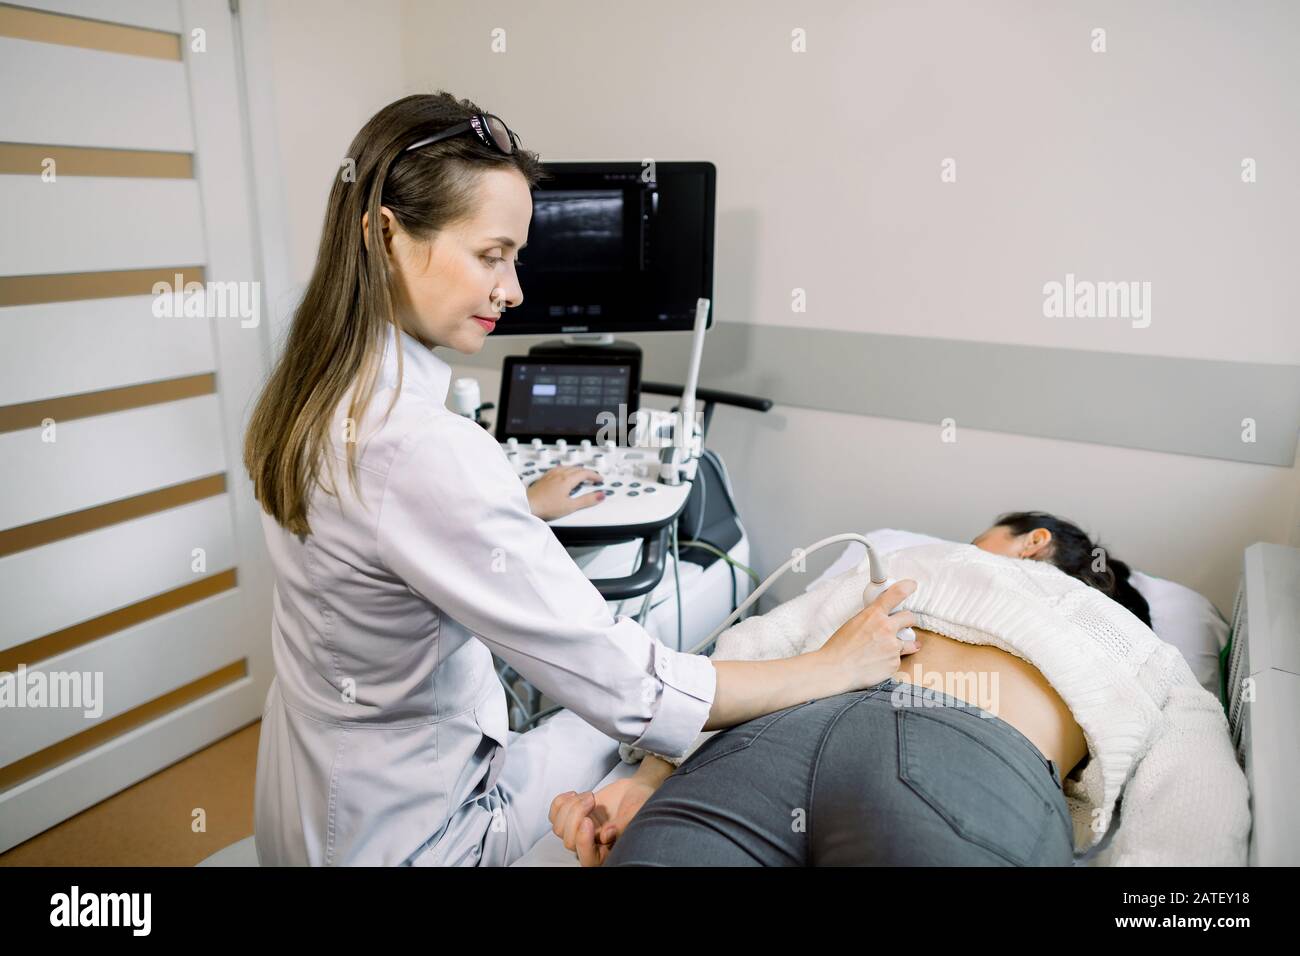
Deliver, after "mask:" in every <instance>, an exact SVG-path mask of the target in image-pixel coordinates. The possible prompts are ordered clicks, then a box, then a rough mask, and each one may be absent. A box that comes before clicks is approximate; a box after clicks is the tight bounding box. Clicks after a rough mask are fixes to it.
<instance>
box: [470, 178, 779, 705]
mask: <svg viewBox="0 0 1300 956" xmlns="http://www.w3.org/2000/svg"><path fill="white" fill-rule="evenodd" d="M545 169H546V176H545V177H544V178H543V179H542V181H541V183H540V184H539V185H538V186H536V187H535V188H534V189H533V219H532V225H531V228H530V230H529V240H528V249H527V254H526V255H525V257H524V259H525V263H526V264H525V265H524V266H523V269H524V270H525V271H524V273H523V278H524V280H525V285H526V295H525V296H524V300H523V302H522V304H521V305H520V306H518V307H517V308H512V309H511V310H510V314H509V321H506V322H502V323H500V324H499V325H498V326H497V328H496V331H495V332H494V333H493V335H494V337H495V336H501V335H562V336H564V338H562V339H555V340H551V341H545V342H542V343H540V344H537V345H533V346H532V347H531V348H529V349H528V353H527V354H526V355H512V356H508V357H507V358H506V359H505V361H504V366H503V368H502V374H501V394H500V401H499V402H497V403H496V404H495V406H491V405H485V406H482V408H484V409H486V408H494V409H495V413H496V422H495V430H496V438H497V440H498V441H499V442H501V445H502V449H503V451H504V453H505V455H506V457H507V459H508V460H509V461H510V462H511V464H512V465H513V467H514V469H515V473H516V474H518V475H519V478H520V481H522V482H523V483H524V484H525V485H527V484H531V483H532V482H534V481H536V480H537V479H538V478H540V477H541V475H543V474H545V473H546V472H547V471H548V470H550V469H551V468H554V467H558V466H561V465H583V466H585V467H587V468H590V469H592V470H594V471H596V472H598V473H599V474H600V476H601V479H600V481H599V482H591V483H584V484H583V485H580V486H579V487H578V488H577V489H575V491H574V494H575V495H581V494H586V493H589V492H591V491H595V490H603V491H604V492H605V496H606V497H605V499H604V500H603V501H602V502H600V503H599V504H596V505H593V506H592V507H590V508H584V509H581V510H579V511H576V512H573V513H572V514H569V515H566V516H564V517H563V518H558V519H556V520H554V521H551V522H550V526H551V528H552V530H553V531H554V532H555V535H556V537H557V538H558V539H559V540H560V541H561V542H562V543H563V544H564V545H565V547H566V548H567V549H568V550H569V553H570V554H571V555H573V557H574V560H575V561H576V562H577V563H578V564H579V566H581V567H582V568H583V570H584V572H585V573H586V574H587V576H588V577H589V578H591V579H592V583H593V584H595V586H596V587H597V589H598V590H599V591H600V592H601V594H602V595H603V596H604V597H605V599H606V600H607V601H609V602H611V607H612V609H614V610H615V613H627V614H629V615H630V616H634V617H636V619H637V620H638V621H639V622H640V623H641V624H642V625H643V626H644V627H646V629H647V630H649V631H650V632H651V633H652V634H654V635H655V636H656V637H658V638H659V639H660V640H661V641H662V642H663V643H665V644H667V645H668V646H669V647H673V648H677V649H683V650H684V649H687V648H690V647H693V646H694V645H695V644H696V643H697V641H698V639H699V638H701V637H703V636H705V635H707V634H709V632H710V631H711V630H712V629H713V626H714V625H715V624H717V622H719V621H721V620H722V619H723V618H725V617H726V616H727V615H728V614H729V613H730V612H731V611H732V610H734V609H735V608H736V607H737V606H738V604H739V603H740V602H742V601H743V600H744V599H745V597H746V596H747V595H748V594H749V593H750V591H751V589H752V587H753V585H754V584H755V583H757V578H756V577H755V576H754V573H753V571H752V570H751V569H750V568H749V567H748V566H747V565H748V562H749V540H748V538H747V536H746V535H745V529H744V527H743V526H742V524H741V522H740V516H739V514H738V512H737V510H736V505H735V501H734V498H733V496H732V488H731V482H730V478H729V476H728V474H727V469H726V466H725V465H724V464H723V462H722V459H721V458H720V457H718V455H717V454H715V453H714V452H712V451H710V450H708V449H706V448H705V447H704V441H705V438H706V437H707V434H708V429H709V424H710V422H711V420H712V417H713V411H714V409H715V407H716V406H718V405H720V404H723V405H732V406H736V407H739V408H745V409H751V410H754V411H758V412H765V411H767V410H768V409H769V408H770V407H771V404H772V403H771V402H770V401H769V400H767V399H763V398H756V397H753V396H749V395H739V394H735V393H731V392H722V391H718V390H715V389H708V388H701V387H699V384H698V378H699V369H700V359H701V356H702V354H703V347H704V339H705V333H706V331H707V329H708V327H709V326H710V325H711V323H712V316H711V312H712V309H711V302H712V298H713V243H714V194H715V183H716V169H715V167H714V166H713V164H712V163H706V162H656V163H653V164H651V163H648V162H647V163H640V162H605V163H548V164H546V167H545ZM642 332H664V333H673V332H676V333H679V334H689V335H690V336H691V353H690V360H689V362H688V363H687V367H685V368H682V370H681V373H682V376H683V379H682V384H673V383H665V382H651V381H645V380H644V379H643V377H642V374H641V370H642V351H641V348H640V346H638V345H637V344H635V343H632V342H628V341H620V340H618V339H616V338H615V336H616V335H617V334H619V333H642ZM457 384H458V386H459V385H460V383H459V382H458V383H457ZM466 384H467V387H469V383H466ZM471 390H472V391H474V392H476V391H477V385H476V383H474V384H473V385H472V387H471ZM643 395H658V396H666V397H668V398H676V399H678V400H679V401H678V404H677V405H676V406H674V407H673V408H672V409H671V410H663V409H653V408H649V407H646V408H643V407H642V406H641V398H642V396H643ZM474 404H476V402H475V403H474ZM460 410H461V411H462V413H464V414H473V415H474V417H479V418H480V421H482V419H481V417H480V416H479V414H478V412H477V411H471V410H470V409H468V408H462V409H460ZM484 425H485V427H486V425H487V423H486V422H484ZM497 663H498V673H499V674H500V675H501V677H502V682H503V683H504V685H505V687H506V691H507V696H508V698H509V699H510V701H511V708H510V714H511V725H512V729H515V730H523V729H526V728H527V727H528V726H530V725H531V724H533V723H534V722H535V721H537V720H539V719H541V718H543V717H545V716H547V715H548V714H549V713H551V712H552V711H553V710H555V709H556V708H548V707H546V706H545V703H546V702H545V701H543V700H542V699H541V695H540V694H539V693H538V692H537V691H536V690H535V689H534V688H532V687H531V686H530V685H528V684H527V682H526V681H524V680H523V678H522V677H520V676H519V675H518V674H517V673H516V672H514V671H513V669H511V668H510V667H508V666H507V665H505V664H504V662H501V661H498V662H497Z"/></svg>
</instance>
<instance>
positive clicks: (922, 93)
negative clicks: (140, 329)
mask: <svg viewBox="0 0 1300 956" xmlns="http://www.w3.org/2000/svg"><path fill="white" fill-rule="evenodd" d="M272 6H273V9H274V11H275V12H274V18H273V19H274V25H275V45H276V48H277V49H276V77H277V79H276V84H277V89H276V91H275V97H276V102H277V110H278V111H279V113H280V115H281V120H282V123H281V133H280V146H281V149H282V150H283V151H284V160H285V169H286V189H287V191H288V192H289V198H288V210H289V211H288V215H289V220H290V230H289V231H290V233H291V237H292V239H291V241H292V245H293V252H292V260H293V262H294V264H295V272H296V273H297V274H298V275H299V276H300V277H301V279H302V280H305V278H306V276H307V274H308V273H309V270H310V266H311V260H312V258H313V256H314V252H315V244H316V239H317V236H318V231H319V228H320V221H321V216H322V204H323V200H324V196H325V192H326V189H327V187H328V182H329V178H330V176H331V175H332V174H333V171H334V169H335V166H336V164H337V162H338V159H339V158H340V157H341V155H342V152H343V151H344V149H345V148H346V145H347V142H348V140H349V138H350V137H351V135H352V134H353V133H354V132H355V130H356V129H357V128H358V127H359V126H360V125H361V123H362V122H364V120H365V119H366V118H367V117H368V116H369V115H370V113H371V112H373V111H374V109H377V108H378V107H379V106H381V105H383V103H384V102H387V101H388V100H390V99H393V98H395V97H396V96H398V95H402V94H404V93H408V92H415V91H432V90H436V89H448V90H451V91H452V92H454V93H456V94H457V95H458V96H465V97H469V98H471V99H473V100H475V101H476V102H478V103H479V104H480V105H481V106H483V107H484V108H486V109H489V110H491V111H493V112H496V113H499V114H500V115H501V116H503V117H504V118H505V119H506V121H507V122H508V123H510V125H511V126H512V127H513V128H514V129H515V130H516V132H517V133H518V134H519V135H520V136H521V137H522V140H523V142H524V144H525V145H526V146H527V147H528V148H530V149H534V150H537V151H538V152H540V153H541V154H542V157H543V158H544V159H548V160H582V159H643V158H654V159H660V160H668V159H708V160H711V161H713V162H714V163H716V164H717V166H718V174H719V175H718V239H717V253H718V257H717V266H716V268H717V274H716V292H715V308H716V312H715V314H716V316H717V317H718V318H719V319H721V320H723V321H732V322H754V323H758V324H775V325H787V326H796V327H797V326H808V327H816V328H836V329H850V330H860V331H871V332H884V333H905V334H910V335H924V336H938V337H945V338H959V339H970V340H978V341H992V342H1007V343H1016V344H1028V345H1042V346H1052V347H1060V348H1078V349H1091V350H1109V351H1118V352H1130V353H1138V354H1150V355H1169V356H1182V357H1193V358H1207V359H1230V360H1238V361H1251V362H1265V363H1282V364H1300V333H1297V331H1296V329H1295V323H1294V318H1293V312H1294V308H1293V305H1292V303H1293V296H1292V295H1291V294H1290V290H1289V287H1288V285H1287V283H1288V279H1289V276H1290V275H1292V274H1293V273H1294V262H1295V260H1296V251H1297V250H1296V244H1295V241H1294V224H1295V223H1296V222H1298V221H1300V183H1298V182H1297V180H1296V178H1295V177H1294V176H1293V175H1292V173H1291V169H1292V167H1293V166H1294V157H1295V156H1296V155H1297V154H1300V125H1297V124H1296V123H1295V122H1294V108H1295V104H1296V102H1298V101H1300V96H1298V95H1297V94H1300V80H1298V79H1297V73H1296V71H1295V70H1294V51H1295V49H1296V48H1297V40H1300V6H1298V5H1295V4H1291V3H1286V2H1262V0H1255V2H1252V3H1249V4H1233V5H1227V4H1222V3H1211V2H1200V3H1189V2H1172V0H1166V2H1147V3H1144V4H1141V5H1132V4H1125V3H1120V2H1094V3H1090V4H1088V5H1087V6H1086V7H1083V6H1078V7H1071V8H1065V7H1062V6H1055V5H1044V4H1037V3H1030V2H989V3H984V4H979V5H974V4H965V3H956V2H952V3H940V2H934V0H928V2H927V0H910V2H898V3H883V2H867V3H864V2H858V3H851V2H847V0H845V2H825V3H821V4H818V5H816V6H815V7H810V6H807V5H803V4H794V3H781V2H774V0H763V2H738V0H727V2H718V3H711V4H698V3H690V2H685V0H667V2H661V3H658V4H656V5H654V6H653V7H652V8H647V7H645V6H644V5H641V4H632V3H628V4H623V5H621V4H610V3H602V2H596V0H551V2H548V3H546V4H536V3H531V2H526V0H503V2H498V3H495V4H491V5H484V4H478V3H468V2H463V3H460V2H457V3H450V2H448V3H436V4H434V3H425V2H418V0H406V2H403V3H401V4H397V3H393V2H384V3H378V4H367V5H366V6H365V7H352V6H348V5H345V4H342V3H337V2H334V3H329V4H319V3H307V2H303V0H290V2H285V0H277V2H276V3H274V4H273V5H272ZM1096 27H1101V28H1104V29H1105V30H1106V31H1107V36H1106V39H1107V47H1108V49H1107V52H1105V53H1093V52H1091V50H1090V44H1091V42H1092V37H1091V31H1092V29H1093V28H1096ZM497 28H499V29H502V30H504V31H505V34H504V35H505V41H506V51H505V52H504V53H494V52H492V39H493V34H492V31H493V30H494V29H497ZM796 28H802V29H803V30H805V31H806V35H807V52H806V53H802V54H796V53H793V52H791V48H790V47H791V31H792V30H794V29H796ZM947 157H952V158H954V159H955V160H956V162H957V182H956V183H943V182H941V181H940V175H939V173H940V163H941V162H942V161H943V160H944V159H945V158H947ZM1244 157H1252V158H1254V159H1255V160H1256V161H1257V163H1258V182H1256V183H1253V184H1245V183H1242V182H1241V180H1240V164H1241V160H1242V159H1243V158H1244ZM1067 272H1073V273H1075V274H1076V275H1077V276H1078V277H1079V278H1089V279H1095V280H1133V281H1149V282H1151V283H1152V321H1151V324H1150V327H1148V328H1145V329H1135V328H1133V327H1132V324H1131V323H1130V322H1128V321H1125V320H1114V319H1112V320H1055V321H1051V320H1047V319H1044V318H1043V316H1042V286H1043V283H1045V282H1048V281H1052V280H1061V279H1063V278H1064V276H1065V274H1066V273H1067ZM796 287H797V288H802V289H805V290H807V296H808V310H807V312H804V313H794V312H792V311H791V307H790V302H791V290H792V289H794V288H796ZM526 292H527V289H526V287H525V293H526ZM529 341H530V340H527V339H524V340H520V343H519V345H520V348H519V351H523V350H524V349H526V347H527V344H528V343H529ZM464 371H465V372H466V374H472V375H475V376H476V377H478V378H480V380H481V381H483V384H484V392H485V395H487V396H491V395H493V394H494V393H495V388H496V385H495V382H496V376H494V375H484V374H483V370H482V369H466V370H464ZM925 379H926V370H925V369H917V370H916V379H915V381H916V387H917V388H924V387H926V381H925ZM705 384H707V383H705ZM970 387H971V388H978V387H979V370H978V369H972V370H971V381H970ZM1099 387H1105V383H1099ZM1025 400H1026V401H1032V400H1033V396H1032V395H1026V396H1025ZM1080 400H1081V401H1086V396H1081V398H1080ZM954 416H955V417H957V418H958V419H960V410H954ZM712 444H713V445H714V446H715V447H716V448H718V450H719V451H720V452H721V453H722V454H723V455H724V457H725V458H726V459H727V460H728V462H729V464H730V465H731V467H732V471H733V477H734V478H735V480H736V483H737V485H738V489H737V490H738V493H739V496H740V499H741V500H740V505H741V507H742V508H743V510H744V514H745V517H746V519H747V520H748V524H749V525H750V527H751V530H752V532H753V535H754V539H755V541H754V544H755V555H756V560H757V561H758V564H759V566H760V570H762V569H768V568H771V567H773V566H774V565H775V564H777V563H779V562H780V561H781V560H783V559H784V557H785V556H787V555H788V554H789V551H790V549H791V548H792V547H795V546H797V545H800V544H805V543H807V542H809V541H811V540H813V539H815V538H817V537H819V536H821V535H822V534H825V533H830V532H833V531H840V530H848V529H863V530H865V529H869V528H872V527H879V526H886V525H891V526H896V527H910V528H914V529H916V530H920V531H926V532H930V533H934V534H940V535H944V536H948V537H954V538H959V539H965V540H968V539H969V538H970V537H972V536H974V535H975V534H976V533H978V532H979V531H980V530H982V529H983V528H984V527H985V526H986V524H987V523H988V522H989V521H990V520H991V519H992V518H993V517H994V516H995V514H996V513H998V512H1000V511H1008V510H1018V509H1028V508H1042V509H1046V510H1052V511H1055V512H1057V513H1059V514H1061V515H1063V516H1065V517H1068V518H1070V519H1072V520H1075V521H1077V522H1079V523H1080V524H1082V525H1084V526H1085V527H1086V528H1087V529H1088V530H1089V531H1091V532H1093V533H1094V534H1096V535H1099V536H1101V538H1102V539H1103V540H1104V541H1105V542H1106V543H1107V544H1108V545H1109V546H1110V547H1111V548H1112V550H1113V551H1114V553H1115V554H1117V555H1118V556H1120V557H1121V558H1123V559H1125V560H1127V561H1129V562H1130V563H1132V564H1135V565H1137V566H1140V567H1142V568H1143V569H1144V570H1147V571H1148V572H1150V573H1153V574H1158V575H1162V576H1166V577H1171V578H1174V579H1176V580H1179V581H1183V582H1184V583H1187V584H1189V585H1191V586H1193V587H1196V588H1197V589H1199V590H1201V591H1203V592H1204V593H1206V594H1207V595H1208V596H1209V597H1211V599H1212V600H1214V601H1215V602H1216V603H1217V604H1218V605H1219V607H1220V608H1221V609H1223V610H1225V612H1226V611H1227V610H1228V609H1229V608H1230V604H1231V600H1232V594H1233V591H1234V589H1235V586H1236V581H1237V576H1238V573H1239V566H1240V559H1241V551H1242V549H1243V548H1244V547H1246V546H1247V545H1248V544H1250V543H1252V542H1253V541H1256V540H1270V541H1278V542H1287V541H1288V540H1289V541H1290V542H1291V543H1294V544H1300V471H1297V469H1296V468H1290V469H1287V468H1276V467H1268V466H1259V465H1243V464H1236V463H1231V462H1223V461H1212V460H1208V459H1197V458H1192V457H1187V456H1178V455H1168V454H1163V453H1152V452H1144V451H1138V450H1132V449H1118V448H1107V447H1102V446H1097V445H1087V444H1078V443H1070V442H1062V441H1052V440H1045V439H1039V438H1028V437H1023V436H1015V435H1007V434H999V433H993V432H977V431H973V430H969V429H963V430H962V431H961V432H960V437H959V440H958V442H957V443H956V444H945V443H942V442H940V440H939V429H938V426H937V424H936V425H935V426H933V427H931V426H927V425H921V424H917V423H912V422H901V421H893V420H886V419H878V418H872V417H869V416H854V415H842V414H835V413H827V412H821V411H816V410H810V409H798V408H788V407H781V408H777V409H774V410H773V412H772V413H771V414H769V415H768V416H766V417H765V418H760V417H756V416H753V415H752V414H750V413H743V412H730V411H723V412H721V413H719V415H718V416H717V417H716V418H715V422H714V438H713V441H712ZM820 567H821V563H817V562H814V563H813V566H812V569H813V570H814V571H815V570H817V569H818V568H820ZM798 586H799V584H798V582H794V581H791V582H788V583H784V586H782V587H780V588H778V593H779V594H783V595H786V596H788V595H790V594H791V593H793V591H794V589H795V588H797V587H798Z"/></svg>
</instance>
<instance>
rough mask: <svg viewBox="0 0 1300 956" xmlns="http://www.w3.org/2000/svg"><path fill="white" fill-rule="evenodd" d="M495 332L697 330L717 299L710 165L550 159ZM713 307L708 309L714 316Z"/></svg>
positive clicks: (713, 179)
mask: <svg viewBox="0 0 1300 956" xmlns="http://www.w3.org/2000/svg"><path fill="white" fill-rule="evenodd" d="M545 172H546V174H547V175H546V176H545V177H544V178H543V179H541V180H540V181H539V183H538V184H537V185H536V186H535V187H534V188H533V190H532V197H533V218H532V221H531V222H530V223H529V227H528V235H527V248H526V249H524V250H522V252H521V255H520V256H519V259H520V263H519V267H518V275H519V284H520V288H521V290H522V292H523V300H522V301H521V302H520V303H519V304H518V305H517V306H515V307H513V308H511V309H510V310H509V312H508V313H507V314H506V315H505V316H503V318H502V321H501V322H499V323H498V324H497V327H496V328H495V329H494V330H493V332H492V334H493V335H494V336H502V335H537V334H552V333H558V334H561V335H567V334H575V333H609V334H614V333H619V332H658V331H665V332H672V331H683V330H690V329H691V328H693V327H694V324H695V312H696V305H697V303H698V302H699V300H700V299H701V298H705V299H712V297H713V233H714V229H713V226H714V195H715V183H716V170H715V169H714V167H713V164H712V163H703V162H669V161H663V162H657V163H654V164H652V165H650V166H648V165H646V164H645V163H640V162H601V163H547V164H546V168H545ZM712 312H713V310H711V314H712Z"/></svg>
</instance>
